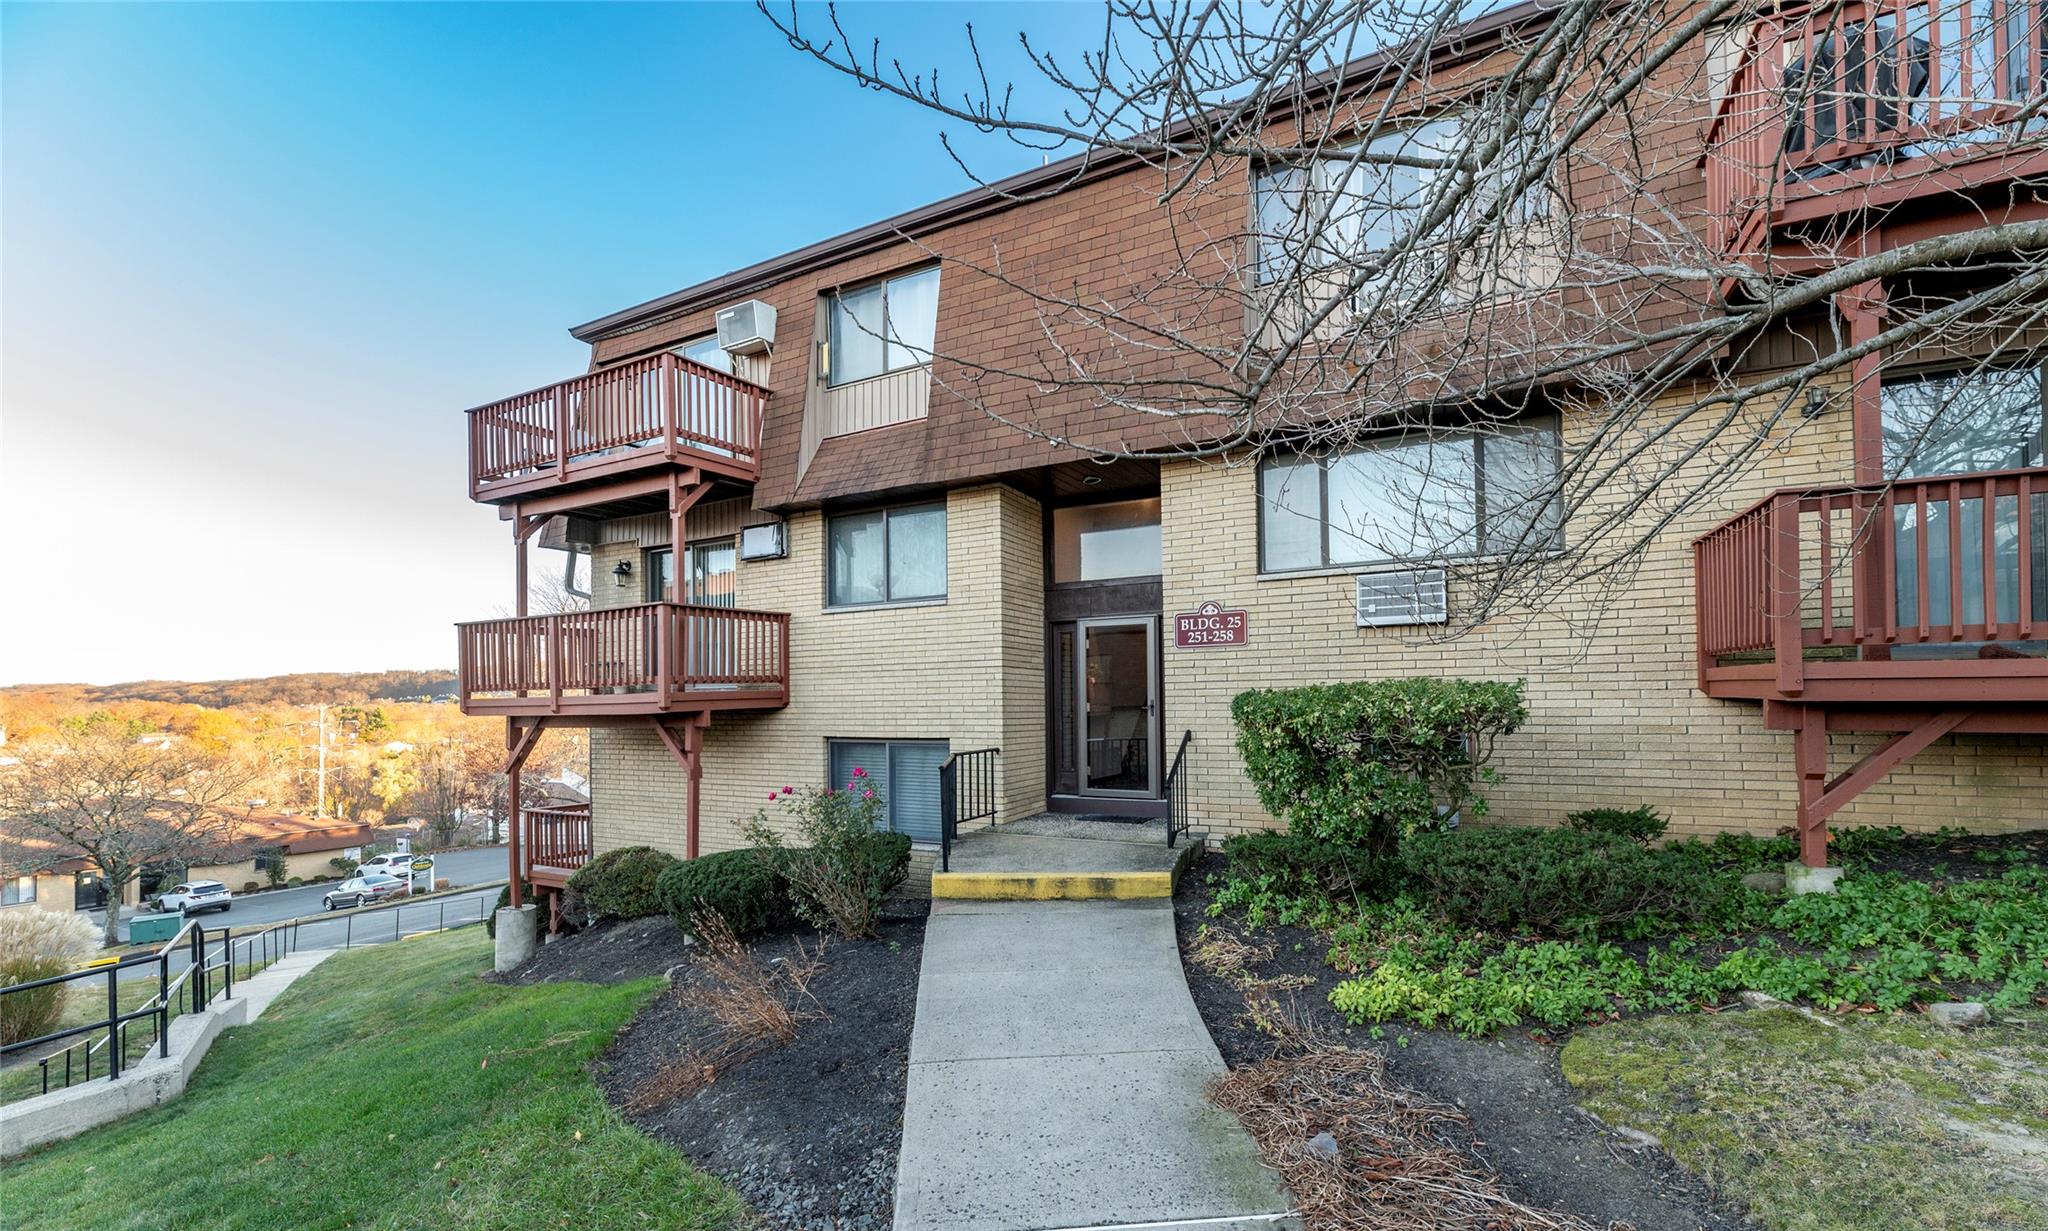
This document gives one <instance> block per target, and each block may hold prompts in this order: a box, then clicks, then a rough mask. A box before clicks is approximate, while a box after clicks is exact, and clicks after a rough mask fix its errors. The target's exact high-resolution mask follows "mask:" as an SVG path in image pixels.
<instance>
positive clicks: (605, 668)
mask: <svg viewBox="0 0 2048 1231" xmlns="http://www.w3.org/2000/svg"><path fill="white" fill-rule="evenodd" d="M456 630H457V634H458V642H459V646H458V659H457V662H458V666H459V673H460V681H461V682H460V696H461V701H462V706H463V708H464V709H465V710H466V711H469V712H473V713H494V714H512V715H540V714H559V713H565V712H577V711H584V712H598V713H612V714H635V713H661V712H665V711H669V710H684V709H735V708H767V707H773V706H779V705H782V704H785V703H786V702H787V700H788V697H789V616H788V615H786V614H784V613H782V612H778V611H749V610H745V609H743V608H738V607H707V606H698V605H695V604H690V603H642V604H639V605H637V606H632V607H614V608H608V609H605V610H599V611H577V612H569V613H566V614H563V615H545V616H526V617H524V618H516V619H505V620H479V621H476V622H474V623H469V624H458V625H456Z"/></svg>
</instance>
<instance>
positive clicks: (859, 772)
mask: <svg viewBox="0 0 2048 1231" xmlns="http://www.w3.org/2000/svg"><path fill="white" fill-rule="evenodd" d="M853 776H854V777H856V778H865V777H867V776H868V771H866V770H864V769H862V768H861V767H860V766H858V765H856V766H854V767H853Z"/></svg>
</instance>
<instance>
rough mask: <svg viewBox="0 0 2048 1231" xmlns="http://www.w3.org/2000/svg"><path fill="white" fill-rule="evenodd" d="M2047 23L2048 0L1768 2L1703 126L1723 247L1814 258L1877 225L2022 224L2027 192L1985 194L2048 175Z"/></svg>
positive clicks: (1849, 246)
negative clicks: (2017, 196) (2046, 118)
mask: <svg viewBox="0 0 2048 1231" xmlns="http://www.w3.org/2000/svg"><path fill="white" fill-rule="evenodd" d="M2044 18H2048V0H1850V2H1847V3H1789V4H1783V5H1779V6H1777V7H1775V8H1767V9H1766V10H1765V11H1764V12H1762V13H1761V14H1760V15H1759V16H1758V17H1757V18H1756V19H1755V20H1754V21H1752V22H1751V23H1750V24H1749V25H1748V27H1747V28H1746V29H1745V30H1744V31H1742V32H1741V33H1740V34H1739V35H1738V36H1737V37H1738V39H1739V40H1740V42H1739V45H1738V48H1737V51H1736V61H1735V64H1736V66H1735V69H1734V73H1733V76H1732V77H1731V79H1730V80H1729V83H1728V85H1727V87H1726V90H1725V92H1724V93H1723V94H1722V95H1721V97H1720V101H1719V103H1718V105H1717V109H1716V111H1715V114H1714V118H1713V121H1712V124H1711V126H1710V127H1709V129H1708V134H1707V154H1706V158H1705V167H1706V178H1707V197H1708V208H1709V212H1710V215H1711V223H1710V225H1711V227H1712V234H1711V239H1712V240H1713V242H1714V243H1715V245H1716V247H1717V248H1718V249H1719V250H1721V251H1724V252H1729V253H1731V254H1735V255H1742V256H1751V257H1755V256H1757V255H1759V254H1761V253H1763V252H1765V251H1769V252H1771V253H1772V254H1773V259H1774V261H1789V262H1792V263H1794V264H1797V263H1801V262H1804V263H1807V264H1813V265H1818V264H1824V263H1825V256H1826V254H1827V253H1828V252H1831V251H1834V250H1837V249H1839V250H1842V251H1845V252H1848V253H1849V254H1850V255H1854V254H1855V249H1856V247H1857V245H1856V244H1855V243H1853V242H1850V241H1851V240H1853V238H1854V237H1855V235H1856V234H1857V233H1858V232H1861V231H1863V230H1864V229H1866V228H1867V227H1870V226H1873V225H1875V224H1877V223H1878V222H1880V221H1882V222H1883V224H1884V225H1885V227H1886V228H1887V229H1888V230H1891V229H1896V228H1898V227H1901V226H1905V227H1918V228H1921V229H1923V230H1930V231H1938V230H1940V229H1941V228H1942V225H1943V223H1944V222H1945V221H1946V222H1953V221H1954V219H1956V218H1961V217H1965V216H1967V217H1968V218H1969V219H1970V220H1971V223H1972V225H1982V224H1983V222H1984V221H1985V220H1986V218H1987V212H1986V211H1987V210H1988V216H1989V221H1992V222H1998V221H2002V220H2017V219H2018V218H2019V217H2020V216H2021V215H2022V213H2023V212H2026V211H2028V210H2030V209H2031V208H2032V207H2031V204H2030V203H2029V202H2019V203H2015V202H2014V201H2012V200H2011V194H2010V193H1987V192H1984V191H1981V190H1986V189H1992V188H1997V187H2000V186H2009V185H2012V184H2013V182H2014V181H2017V180H2021V179H2025V178H2027V177H2030V176H2036V175H2039V174H2041V173H2042V172H2043V171H2044V170H2048V148H2044V146H2043V142H2042V137H2043V135H2044V134H2048V128H2044V126H2043V123H2042V120H2041V119H2040V118H2039V117H2037V116H2035V115H2034V114H2033V112H2034V111H2035V110H2036V109H2038V108H2039V107H2040V104H2041V99H2042V95H2043V93H2044V92H2048V91H2044V81H2048V78H2044V70H2043V59H2044V56H2043V54H2042V52H2043V51H2044V50H2048V43H2044V40H2043V30H2044V27H2043V23H2044ZM2021 195H2022V196H2027V195H2030V194H2021ZM2029 216H2031V215H2029Z"/></svg>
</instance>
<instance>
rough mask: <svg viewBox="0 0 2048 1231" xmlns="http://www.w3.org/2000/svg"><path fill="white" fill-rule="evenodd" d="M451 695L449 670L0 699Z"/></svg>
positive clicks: (37, 688)
mask: <svg viewBox="0 0 2048 1231" xmlns="http://www.w3.org/2000/svg"><path fill="white" fill-rule="evenodd" d="M454 691H455V673H454V672H453V671H309V672H305V673H303V674H300V675H271V676H264V677H262V678H261V679H253V680H200V681H196V682H194V681H186V680H137V681H136V682H134V683H131V684H15V685H12V686H11V687H7V688H0V697H4V696H9V695H17V694H29V693H34V694H37V695H39V696H41V697H45V698H49V699H52V700H65V701H75V702H77V703H78V704H81V705H104V704H109V703H112V702H115V701H161V702H169V703H172V704H178V705H204V706H208V707H210V708H213V709H224V708H226V707H228V706H234V705H255V706H263V705H317V704H319V703H321V702H323V701H324V702H328V703H330V704H331V703H337V702H351V701H354V702H360V701H397V700H401V699H404V698H408V697H442V696H447V695H449V694H452V693H453V692H454Z"/></svg>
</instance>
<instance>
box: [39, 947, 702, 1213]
mask: <svg viewBox="0 0 2048 1231" xmlns="http://www.w3.org/2000/svg"><path fill="white" fill-rule="evenodd" d="M489 959H490V949H489V942H488V941H487V940H486V939H485V937H484V934H483V930H482V929H481V928H471V929H464V930H462V931H458V932H450V933H444V934H442V935H438V936H431V937H427V938H423V939H420V940H412V941H407V942H405V943H404V945H403V947H402V948H399V949H392V948H380V949H368V950H361V951H358V952H355V953H349V954H342V955H339V956H337V957H334V958H330V959H329V960H328V961H327V962H326V963H325V964H323V965H322V966H320V967H319V968H318V969H316V970H314V971H313V972H312V973H310V974H308V975H306V976H305V977H304V978H303V979H302V980H301V981H300V982H299V983H298V984H296V985H295V986H294V987H293V988H292V990H291V991H290V992H288V993H286V995H285V996H284V997H283V998H282V999H280V1000H279V1001H278V1002H277V1003H276V1004H275V1005H273V1006H272V1007H271V1009H270V1011H269V1012H268V1013H266V1014H265V1015H264V1018H263V1020H262V1021H261V1022H259V1023H257V1024H256V1025H254V1026H250V1027H247V1028H244V1029H241V1030H236V1031H233V1032H231V1033H230V1034H229V1035H227V1036H225V1037H223V1038H221V1039H220V1040H218V1041H216V1042H215V1044H214V1046H213V1050H212V1051H211V1052H210V1053H209V1054H208V1056H207V1058H206V1062H205V1063H204V1064H203V1065H201V1066H200V1070H199V1073H198V1075H197V1077H196V1079H195V1080H194V1082H193V1083H192V1085H191V1087H190V1088H189V1089H188V1090H187V1091H186V1093H185V1095H184V1097H183V1098H182V1099H179V1100H177V1101H175V1102H172V1103H170V1104H168V1105H166V1106H164V1107H161V1108H158V1109H157V1110H155V1111H151V1112H148V1113H145V1114H143V1115H140V1116H136V1117H133V1118H131V1119H128V1120H124V1121H122V1122H120V1123H118V1124H114V1125H110V1126H108V1127H106V1128H104V1129H100V1130H98V1131H95V1132H92V1133H88V1134H86V1135H85V1136H83V1137H79V1138H76V1139H74V1140H72V1141H69V1142H65V1143H63V1144H60V1145H57V1146H53V1147H51V1148H50V1149H48V1150H46V1151H43V1152H41V1153H38V1154H34V1155H31V1156H29V1157H28V1158H26V1159H23V1160H20V1161H18V1162H15V1163H12V1164H9V1165H8V1166H7V1168H6V1172H5V1177H4V1180H0V1190H4V1198H0V1225H4V1226H6V1227H8V1228H20V1229H21V1231H32V1229H34V1228H53V1229H62V1231H93V1229H98V1228H138V1229H140V1228H150V1229H152V1231H155V1229H159V1228H184V1227H191V1228H201V1227H203V1228H208V1229H213V1228H220V1229H224V1231H225V1229H229V1228H252V1229H253V1228H279V1229H283V1228H292V1229H294V1231H296V1229H300V1228H305V1229H309V1231H311V1229H317V1228H342V1227H363V1228H401V1227H403V1228H412V1227H429V1226H431V1227H436V1228H459V1229H470V1228H477V1229H482V1228H527V1227H531V1228H541V1227H548V1228H561V1227H567V1228H574V1229H575V1231H606V1229H609V1228H634V1229H636V1231H645V1229H652V1228H692V1229H694V1228H705V1229H710V1228H724V1227H729V1226H734V1225H737V1224H739V1223H740V1221H741V1219H742V1213H741V1209H740V1205H739V1203H738V1201H737V1199H736V1198H735V1197H733V1195H732V1194H731V1193H730V1191H729V1190H727V1189H726V1188H725V1187H724V1186H723V1185H722V1184H720V1183H719V1182H718V1181H717V1180H715V1179H713V1178H711V1177H709V1176H706V1175H704V1174H702V1173H700V1172H697V1171H695V1170H694V1169H692V1168H691V1167H690V1166H689V1164H688V1163H687V1162H685V1161H684V1160H683V1159H682V1158H681V1157H680V1156H679V1155H677V1154H675V1153H674V1152H673V1151H671V1150H669V1149H667V1148H666V1147H664V1146H662V1145H660V1144H659V1143H657V1142H655V1141H653V1140H651V1139H649V1138H647V1137H644V1136H642V1135H641V1134H640V1133H639V1132H637V1131H635V1130H634V1129H633V1128H631V1127H629V1126H628V1125H626V1124H625V1123H623V1122H622V1121H620V1120H619V1119H618V1118H617V1117H616V1116H615V1115H614V1114H613V1113H612V1112H611V1111H610V1110H609V1109H608V1108H607V1107H606V1106H605V1105H604V1102H603V1101H602V1099H601V1098H600V1097H599V1095H598V1092H597V1090H596V1088H595V1087H594V1086H593V1085H592V1083H591V1081H590V1079H589V1078H588V1077H587V1076H586V1075H585V1073H584V1066H585V1065H586V1064H587V1063H588V1062H589V1061H590V1060H591V1058H592V1057H594V1056H595V1055H597V1054H598V1052H599V1051H601V1050H602V1049H603V1048H604V1046H605V1045H606V1043H608V1042H609V1041H610V1039H611V1037H612V1035H613V1034H614V1032H616V1031H617V1030H618V1028H619V1027H620V1026H621V1025H623V1024H624V1023H625V1022H626V1021H627V1019H628V1018H630V1017H631V1016H632V1015H633V1013H634V1011H635V1010H636V1009H638V1008H639V1006H640V1005H641V1004H642V1003H644V1002H645V1001H646V1000H647V998H648V997H649V996H651V995H652V994H653V992H654V989H655V986H656V984H655V981H654V980H641V981H639V982H637V983H631V984H626V985H623V986H618V987H597V986H592V985H589V984H580V983H560V984H550V985H548V986H545V987H526V988H513V987H503V986H499V985H497V984H492V983H486V982H484V981H483V980H481V979H479V978H477V975H478V974H480V973H481V972H482V971H483V970H485V969H486V968H487V966H488V964H489Z"/></svg>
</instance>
